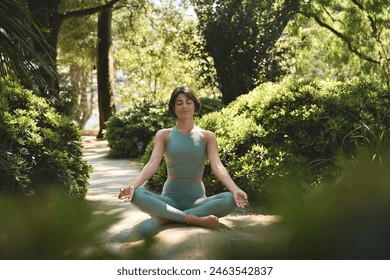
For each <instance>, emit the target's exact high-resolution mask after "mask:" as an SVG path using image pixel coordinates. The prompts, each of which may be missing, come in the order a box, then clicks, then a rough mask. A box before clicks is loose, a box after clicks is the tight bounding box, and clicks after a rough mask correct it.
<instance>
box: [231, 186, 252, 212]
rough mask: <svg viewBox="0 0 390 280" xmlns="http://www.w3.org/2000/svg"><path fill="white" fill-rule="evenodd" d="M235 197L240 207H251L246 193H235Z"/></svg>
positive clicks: (240, 191)
mask: <svg viewBox="0 0 390 280" xmlns="http://www.w3.org/2000/svg"><path fill="white" fill-rule="evenodd" d="M233 197H234V201H235V202H236V204H237V206H238V207H240V208H246V207H248V206H249V201H248V195H247V194H246V193H245V192H244V191H242V190H238V191H235V192H233Z"/></svg>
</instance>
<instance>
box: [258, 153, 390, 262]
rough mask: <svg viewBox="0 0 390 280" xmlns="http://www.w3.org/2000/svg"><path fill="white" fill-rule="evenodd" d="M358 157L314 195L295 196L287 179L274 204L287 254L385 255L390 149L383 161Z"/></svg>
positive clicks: (320, 256) (372, 257) (366, 257)
mask: <svg viewBox="0 0 390 280" xmlns="http://www.w3.org/2000/svg"><path fill="white" fill-rule="evenodd" d="M357 157H358V158H359V160H358V161H357V162H356V163H355V162H351V161H348V160H347V161H344V162H340V165H341V166H343V170H344V172H343V173H342V174H341V175H340V176H339V177H338V178H337V180H334V181H330V182H327V183H323V184H321V185H320V186H319V190H318V191H317V192H315V193H314V194H313V195H308V196H306V197H302V196H301V197H299V196H297V195H296V194H294V193H291V192H290V191H288V189H291V186H290V185H288V183H286V186H285V187H286V188H287V190H286V192H285V195H284V196H283V197H282V198H280V199H279V200H278V210H279V211H280V213H281V214H282V215H283V217H284V218H283V220H284V223H285V224H286V225H287V226H288V228H289V229H290V230H291V231H292V238H291V241H290V244H289V245H290V246H289V250H288V256H287V258H288V259H332V260H335V259H336V260H338V259H348V260H352V259H364V260H378V259H389V257H390V253H389V250H388V249H387V248H388V247H389V245H390V243H389V238H388V236H389V234H390V226H389V223H388V222H387V219H388V216H389V215H390V173H389V168H390V154H389V153H384V154H382V160H383V161H382V162H381V163H380V162H378V161H375V162H372V159H371V158H370V157H367V154H365V153H359V154H358V156H357ZM257 249H259V248H257ZM256 251H257V252H259V250H253V253H255V252H256ZM251 257H255V256H251ZM283 257H284V258H286V256H283Z"/></svg>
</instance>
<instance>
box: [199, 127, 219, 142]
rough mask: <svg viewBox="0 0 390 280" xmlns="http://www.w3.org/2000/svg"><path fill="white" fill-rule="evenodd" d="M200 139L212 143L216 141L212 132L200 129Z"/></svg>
mask: <svg viewBox="0 0 390 280" xmlns="http://www.w3.org/2000/svg"><path fill="white" fill-rule="evenodd" d="M201 133H202V137H203V139H204V140H205V141H206V142H208V141H213V140H215V139H216V137H215V134H214V132H212V131H210V130H206V129H201Z"/></svg>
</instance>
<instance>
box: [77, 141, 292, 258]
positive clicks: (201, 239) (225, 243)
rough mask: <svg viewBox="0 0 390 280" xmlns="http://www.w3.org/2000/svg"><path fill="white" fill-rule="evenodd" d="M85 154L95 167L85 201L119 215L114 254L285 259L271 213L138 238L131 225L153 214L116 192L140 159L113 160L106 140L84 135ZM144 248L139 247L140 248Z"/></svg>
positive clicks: (112, 232) (110, 239) (284, 238)
mask: <svg viewBox="0 0 390 280" xmlns="http://www.w3.org/2000/svg"><path fill="white" fill-rule="evenodd" d="M83 145H84V149H85V150H84V157H85V159H86V160H87V161H88V163H89V164H90V165H92V167H93V168H94V171H93V172H92V174H91V178H90V189H89V191H88V194H87V199H88V200H89V201H91V202H93V203H96V205H97V206H98V209H100V210H101V211H106V212H110V213H119V215H120V220H119V221H118V222H117V223H116V224H115V225H114V226H113V227H111V228H110V229H109V230H108V231H107V233H106V238H107V243H108V244H109V246H110V248H111V249H112V250H115V252H116V253H120V254H123V255H129V256H131V254H132V253H133V252H135V253H134V254H135V255H134V256H135V257H139V258H151V259H175V260H180V259H250V258H256V259H258V258H262V259H263V258H264V259H271V258H283V255H284V254H285V250H286V248H287V242H288V239H289V234H288V232H287V231H286V230H285V229H284V228H283V227H282V225H281V224H280V223H279V222H278V221H279V218H278V217H277V216H272V215H259V214H249V213H250V212H248V211H237V212H236V213H233V214H232V215H229V216H227V217H224V218H222V219H220V222H221V227H220V228H219V229H218V230H209V229H204V228H198V227H192V226H183V225H167V226H164V227H163V229H162V231H161V232H159V233H158V234H157V235H156V236H155V238H154V239H153V241H152V242H145V241H144V240H139V239H137V238H135V237H134V234H133V232H134V230H133V227H134V226H135V225H136V224H137V223H139V222H141V221H143V220H145V219H147V218H148V217H149V216H148V215H146V214H144V213H142V212H140V211H139V210H137V209H135V208H134V207H132V206H131V204H129V203H124V202H122V201H120V200H118V199H117V195H118V191H119V189H120V188H121V187H123V186H125V185H127V184H128V183H129V182H130V181H131V180H132V178H134V177H135V176H136V175H137V174H138V172H139V170H140V164H139V163H138V162H137V161H132V160H127V159H111V158H109V157H107V153H108V151H109V148H108V147H107V142H106V141H96V140H95V138H94V137H84V138H83ZM140 248H141V249H140Z"/></svg>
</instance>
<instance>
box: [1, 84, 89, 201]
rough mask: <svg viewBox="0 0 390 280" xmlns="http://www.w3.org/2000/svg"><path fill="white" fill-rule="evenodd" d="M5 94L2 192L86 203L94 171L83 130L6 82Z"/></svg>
mask: <svg viewBox="0 0 390 280" xmlns="http://www.w3.org/2000/svg"><path fill="white" fill-rule="evenodd" d="M0 91H1V95H0V108H1V113H0V114H1V115H0V139H1V141H0V192H2V193H15V194H17V193H18V194H28V193H31V192H39V191H45V190H47V189H54V190H56V189H60V190H62V192H63V193H64V194H66V195H67V196H70V197H84V196H85V194H86V192H87V186H88V178H89V172H90V170H91V169H90V166H89V165H87V163H86V161H85V160H83V159H82V146H81V142H80V140H81V139H80V134H79V131H78V128H77V126H76V125H75V124H74V123H73V122H71V121H70V120H68V119H67V118H64V117H62V116H60V115H59V114H58V113H56V111H55V110H54V109H53V108H51V107H50V106H49V105H48V104H47V103H46V101H45V100H44V99H43V98H39V97H36V96H34V95H33V94H32V93H31V92H30V91H29V90H26V89H23V88H22V87H21V86H20V85H19V84H17V83H15V82H11V81H9V80H6V79H0Z"/></svg>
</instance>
